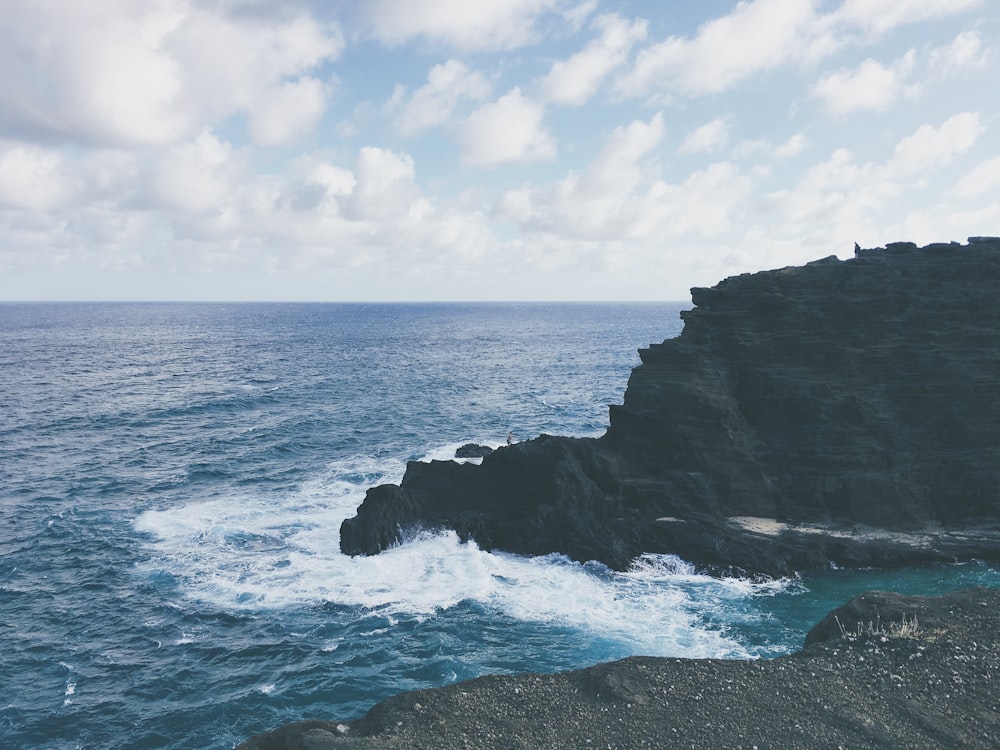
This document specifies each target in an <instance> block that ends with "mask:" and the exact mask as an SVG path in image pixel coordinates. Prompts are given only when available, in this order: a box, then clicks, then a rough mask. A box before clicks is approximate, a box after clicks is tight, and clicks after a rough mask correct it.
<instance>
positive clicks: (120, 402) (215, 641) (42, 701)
mask: <svg viewBox="0 0 1000 750" xmlns="http://www.w3.org/2000/svg"><path fill="white" fill-rule="evenodd" d="M680 309H682V306H681V305H679V304H669V303H664V304H600V305H586V304H558V305H546V304H524V305H520V304H470V305H462V304H447V305H434V304H414V305H404V304H397V305H389V304H376V305H362V304H350V305H335V304H329V305H327V304H313V305H305V304H302V305H300V304H154V303H145V304H2V305H0V384H2V385H0V655H2V656H0V747H4V748H59V749H60V750H62V749H64V748H119V747H120V748H218V749H220V750H221V749H223V748H226V749H228V748H231V747H233V746H234V745H235V744H237V743H239V742H240V741H242V740H243V739H245V738H246V737H247V736H249V735H251V734H254V733H257V732H261V731H265V730H268V729H272V728H274V727H276V726H278V725H280V724H282V723H285V722H288V721H293V720H297V719H302V718H333V719H349V718H352V717H355V716H359V715H361V714H363V713H364V712H365V711H366V710H367V709H368V708H369V707H370V706H371V705H372V704H373V703H375V702H377V701H378V700H380V699H383V698H385V697H387V696H389V695H392V694H395V693H398V692H400V691H403V690H408V689H413V688H423V687H430V686H438V685H446V684H449V683H452V682H455V681H457V680H463V679H467V678H471V677H475V676H478V675H480V674H484V673H489V672H494V673H495V672H523V671H542V672H549V671H557V670H565V669H571V668H577V667H581V666H586V665H589V664H593V663H596V662H600V661H605V660H609V659H614V658H619V657H623V656H626V655H629V654H660V655H678V656H689V657H724V658H758V657H769V656H775V655H779V654H782V653H787V652H788V651H791V650H794V649H796V648H797V647H799V646H800V645H801V642H802V638H803V636H804V634H805V631H806V630H807V629H808V628H809V627H810V626H811V625H812V624H813V623H814V622H815V621H816V620H817V619H819V617H821V616H822V615H823V614H825V612H826V611H828V610H829V609H830V608H831V607H833V606H835V605H837V604H839V603H841V602H842V601H844V600H845V599H847V598H848V597H850V596H853V595H854V594H856V593H858V592H860V591H862V590H865V589H868V588H893V589H896V590H901V591H907V592H912V593H934V592H940V591H945V590H949V589H953V588H958V587H961V586H964V585H970V584H985V585H993V586H996V585H1000V574H998V572H997V570H995V569H993V568H991V567H988V566H986V565H982V564H976V563H970V564H966V565H954V566H932V567H925V568H920V569H908V570H902V571H893V572H882V571H828V572H825V573H823V574H821V575H813V576H809V577H805V578H799V579H795V580H784V581H776V582H767V583H754V582H749V581H743V580H736V579H730V580H717V579H711V578H708V577H705V576H703V575H700V574H698V573H697V572H696V571H694V570H693V569H692V568H691V567H690V566H688V565H686V564H685V563H684V562H683V561H680V560H677V559H675V558H672V557H670V556H649V557H645V558H642V559H640V560H637V561H636V565H635V566H634V568H633V569H632V570H630V571H628V572H626V573H615V572H612V571H609V570H607V569H605V568H604V567H602V566H600V565H596V564H588V565H581V564H577V563H573V562H570V561H568V560H566V559H564V558H562V557H559V556H549V557H544V558H523V557H517V556H512V555H506V554H489V553H485V552H483V551H481V550H479V549H477V548H476V547H475V546H474V545H462V544H459V542H458V541H457V539H456V538H455V536H454V535H453V534H448V533H441V534H426V535H423V536H419V537H417V538H414V539H411V540H409V541H408V542H407V543H406V544H403V545H401V546H399V547H397V548H395V549H393V550H390V551H389V552H387V553H384V554H382V555H379V556H376V557H371V558H350V557H347V556H345V555H343V554H341V553H340V551H339V534H338V530H339V525H340V522H341V521H342V520H343V519H344V518H346V517H348V516H351V515H353V514H354V510H355V508H356V507H357V505H358V504H359V503H360V502H361V499H362V498H363V496H364V492H365V490H366V489H367V488H368V487H370V486H372V485H375V484H378V483H382V482H387V481H398V480H399V479H400V478H401V476H402V473H403V470H404V468H405V463H406V461H408V460H413V459H429V458H449V457H451V456H452V455H453V454H454V451H455V448H457V447H458V446H459V445H460V444H462V443H465V442H468V441H475V442H479V443H486V444H491V445H499V444H500V443H502V442H503V441H504V439H505V438H506V435H507V433H508V432H510V431H513V432H514V434H515V436H516V437H517V438H518V439H527V438H530V437H533V436H535V435H538V434H539V433H541V432H547V433H550V434H563V435H598V434H600V433H602V432H603V431H604V429H605V428H606V427H607V407H608V405H609V404H612V403H620V401H621V398H622V394H623V392H624V388H625V385H626V381H627V378H628V374H629V371H630V370H631V368H632V367H633V366H635V365H636V364H637V363H638V357H637V355H636V349H637V348H638V347H642V346H646V345H648V344H649V343H651V342H658V341H661V340H663V339H664V338H667V337H670V336H673V335H676V334H677V333H679V332H680V325H681V323H680V319H679V317H678V312H679V310H680Z"/></svg>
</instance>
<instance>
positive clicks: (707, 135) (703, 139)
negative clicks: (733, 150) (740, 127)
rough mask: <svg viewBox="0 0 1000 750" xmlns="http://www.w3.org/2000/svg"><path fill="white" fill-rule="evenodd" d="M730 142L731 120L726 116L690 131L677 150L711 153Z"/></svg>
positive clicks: (682, 152)
mask: <svg viewBox="0 0 1000 750" xmlns="http://www.w3.org/2000/svg"><path fill="white" fill-rule="evenodd" d="M728 142H729V121H728V119H727V118H725V117H719V118H716V119H715V120H712V121H711V122H707V123H705V124H704V125H702V126H701V127H700V128H697V129H696V130H694V131H692V132H691V133H689V134H688V136H687V138H685V139H684V142H683V143H682V144H681V145H680V148H679V149H677V151H678V153H681V154H699V153H706V154H710V153H713V152H715V151H718V150H719V149H720V148H722V147H723V146H725V145H726V143H728Z"/></svg>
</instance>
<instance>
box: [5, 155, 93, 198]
mask: <svg viewBox="0 0 1000 750" xmlns="http://www.w3.org/2000/svg"><path fill="white" fill-rule="evenodd" d="M75 183H76V180H75V178H74V176H73V175H72V174H70V172H69V170H68V169H67V165H66V163H65V159H64V158H63V155H62V154H61V153H60V152H58V151H56V150H53V149H49V148H43V147H41V146H35V145H30V144H19V143H18V144H15V143H12V144H8V145H6V146H4V147H0V204H4V205H7V206H12V207H16V208H27V209H30V210H42V211H45V210H51V209H54V208H59V207H62V206H65V205H67V204H68V203H69V202H70V201H71V200H72V199H73V197H74V196H75V195H76V193H77V192H78V186H77V185H76V184H75Z"/></svg>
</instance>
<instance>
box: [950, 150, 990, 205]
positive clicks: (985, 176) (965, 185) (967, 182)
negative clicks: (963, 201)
mask: <svg viewBox="0 0 1000 750" xmlns="http://www.w3.org/2000/svg"><path fill="white" fill-rule="evenodd" d="M997 189H1000V156H994V157H993V158H992V159H988V160H986V161H984V162H983V163H982V164H980V165H978V166H977V167H976V168H975V169H973V170H972V171H971V172H969V173H968V174H967V175H964V176H963V177H962V179H960V180H959V181H958V184H957V185H955V189H954V190H953V191H952V192H953V193H954V194H955V195H957V196H958V197H960V198H973V197H975V196H978V195H984V194H986V193H988V192H990V191H991V190H997Z"/></svg>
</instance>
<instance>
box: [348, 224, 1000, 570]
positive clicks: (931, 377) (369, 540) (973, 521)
mask: <svg viewBox="0 0 1000 750" xmlns="http://www.w3.org/2000/svg"><path fill="white" fill-rule="evenodd" d="M998 288H1000V238H976V237H974V238H970V240H969V243H968V244H965V245H960V244H957V243H941V244H935V245H928V246H926V247H923V248H918V247H917V246H916V245H913V244H912V243H894V244H890V245H888V246H886V247H885V248H876V249H871V250H865V249H860V248H858V249H857V250H856V253H855V257H854V258H851V259H848V260H844V261H841V260H838V259H837V258H835V257H831V258H825V259H822V260H818V261H815V262H813V263H809V264H806V265H805V266H802V267H793V268H782V269H777V270H773V271H763V272H760V273H755V274H744V275H742V276H736V277H732V278H729V279H725V280H724V281H722V282H720V283H719V284H717V285H716V286H714V287H712V288H710V289H699V288H696V289H693V290H692V300H693V302H694V309H692V310H689V311H686V312H684V313H682V314H681V316H682V318H683V319H684V323H685V324H684V330H683V332H682V333H681V335H680V336H678V337H677V338H674V339H670V340H667V341H664V342H663V343H661V344H654V345H651V346H650V347H649V348H648V349H642V350H640V356H641V359H642V364H641V365H639V366H638V367H636V368H635V369H634V370H633V371H632V374H631V376H630V378H629V382H628V387H627V390H626V392H625V397H624V402H623V403H622V404H621V405H616V406H612V407H611V408H610V427H609V429H608V431H607V433H606V434H605V435H604V436H602V437H600V438H596V439H585V438H567V437H553V436H549V435H542V436H540V437H538V438H535V439H533V440H529V441H526V442H523V443H519V444H516V445H513V446H504V447H501V448H500V449H498V450H496V451H494V452H492V453H491V454H490V455H487V456H485V457H484V458H483V459H482V463H481V465H474V464H460V463H456V462H453V461H436V462H431V463H419V462H411V463H410V464H409V465H408V466H407V469H406V473H405V475H404V477H403V480H402V482H401V483H400V484H399V485H398V486H397V485H383V486H380V487H375V488H372V489H371V490H369V492H368V493H367V495H366V497H365V500H364V502H363V503H362V505H361V506H360V507H359V508H358V512H357V515H356V516H355V517H353V518H349V519H347V520H346V521H344V523H343V525H342V526H341V548H342V550H343V551H344V552H346V553H348V554H375V553H378V552H379V551H381V550H383V549H385V548H386V547H389V546H391V545H393V544H396V543H398V542H399V541H400V539H401V538H402V537H403V536H404V535H405V534H406V533H408V531H410V530H412V529H416V528H448V529H454V530H455V531H457V532H458V534H459V536H460V538H462V539H463V540H473V541H475V542H476V543H477V544H478V545H479V546H480V547H482V548H484V549H501V550H506V551H510V552H515V553H520V554H532V555H535V554H547V553H551V552H559V553H563V554H565V555H568V556H569V557H571V558H573V559H575V560H579V561H587V560H598V561H600V562H603V563H605V564H606V565H608V566H610V567H612V568H615V569H624V568H627V567H628V565H629V564H630V563H631V562H632V560H634V559H635V558H636V557H637V556H638V555H640V554H642V553H644V552H657V553H673V554H676V555H678V556H680V557H682V558H684V559H685V560H688V561H689V562H692V563H695V564H697V565H699V566H701V567H702V568H704V569H707V570H709V571H717V572H723V571H730V570H735V571H737V572H740V573H743V574H751V575H766V576H784V575H789V574H791V573H793V572H795V571H801V570H807V569H813V568H818V567H824V566H828V565H830V564H831V563H834V564H838V565H842V566H866V565H873V566H885V565H903V564H913V563H919V562H925V561H932V560H936V561H942V560H944V561H948V560H960V559H969V558H973V557H976V558H982V559H990V560H993V559H1000V495H998V494H997V492H996V488H997V487H998V486H1000V463H998V462H997V460H996V456H997V455H998V450H1000V378H998V377H997V373H998V372H1000V295H998V294H997V293H996V290H997V289H998Z"/></svg>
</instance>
